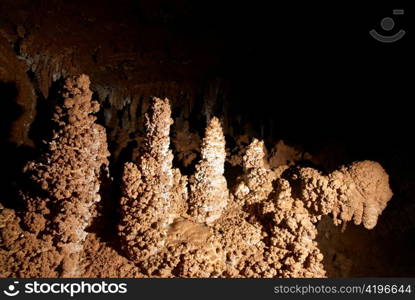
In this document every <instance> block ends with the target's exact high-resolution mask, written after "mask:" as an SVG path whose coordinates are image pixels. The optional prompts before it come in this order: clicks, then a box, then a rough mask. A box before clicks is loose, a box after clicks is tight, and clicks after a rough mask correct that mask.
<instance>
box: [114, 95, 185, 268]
mask: <svg viewBox="0 0 415 300" xmlns="http://www.w3.org/2000/svg"><path fill="white" fill-rule="evenodd" d="M170 114H171V112H170V104H169V100H168V99H164V100H163V99H158V98H154V99H153V100H152V103H151V108H150V111H149V113H148V114H147V115H146V140H145V150H144V151H145V152H144V153H143V154H142V155H141V157H140V158H139V162H138V163H137V164H136V163H126V164H125V167H124V175H123V178H122V180H123V197H122V199H121V224H120V226H119V231H120V237H121V239H122V241H123V245H124V247H125V250H126V252H127V254H128V256H129V258H130V259H132V260H133V261H137V262H138V261H142V260H145V259H147V258H148V257H149V256H152V255H155V254H157V252H159V251H160V249H161V248H162V247H163V246H164V243H165V238H166V235H167V226H168V225H169V224H171V223H172V222H173V220H174V218H175V217H176V216H177V214H178V213H179V212H180V211H183V210H184V202H183V200H184V199H183V198H185V197H186V190H185V189H186V178H185V177H182V176H181V175H180V172H179V171H178V170H173V168H172V162H173V154H172V151H171V150H170V149H169V147H170V135H169V134H170V126H171V124H172V123H173V120H172V119H171V117H170ZM173 190H175V193H173ZM175 200H176V201H175Z"/></svg>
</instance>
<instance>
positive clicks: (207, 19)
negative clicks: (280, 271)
mask: <svg viewBox="0 0 415 300" xmlns="http://www.w3.org/2000/svg"><path fill="white" fill-rule="evenodd" d="M294 6H295V5H292V6H290V5H288V4H279V6H277V7H272V6H271V5H270V4H262V3H256V4H252V3H247V4H243V3H242V2H238V3H232V2H231V1H229V2H226V3H224V2H223V1H197V2H196V1H186V0H177V1H164V0H157V1H154V0H153V1H133V0H119V1H109V0H107V1H95V0H90V1H78V0H75V1H57V0H38V1H30V0H12V1H9V0H4V1H1V3H0V12H2V13H1V14H0V15H1V16H0V95H1V101H2V110H1V112H2V115H1V122H0V123H1V125H0V129H1V132H0V134H1V135H0V142H1V148H2V149H3V155H2V158H1V165H2V168H3V172H2V175H1V180H0V182H1V190H2V191H3V195H2V197H1V200H0V201H1V203H2V204H3V205H4V206H5V207H10V208H13V209H16V210H19V209H22V204H21V203H19V201H18V200H16V199H17V198H18V190H19V189H20V188H21V186H22V185H24V179H23V178H21V169H22V168H23V166H24V164H25V163H26V162H27V161H29V160H32V159H34V158H35V157H37V156H38V155H39V153H40V152H41V150H42V147H43V143H42V141H43V140H44V139H47V136H48V135H49V134H51V132H52V127H51V124H50V123H48V120H49V119H50V116H51V114H52V108H53V106H54V105H55V103H56V102H55V101H56V99H57V91H58V90H59V88H60V87H61V86H62V81H63V78H65V77H66V76H68V75H77V74H81V73H85V74H88V76H90V78H91V83H92V85H91V90H92V91H93V92H94V97H93V98H94V99H96V100H98V101H99V103H100V105H101V111H100V113H99V114H98V123H99V124H101V125H103V126H104V127H105V128H106V131H107V135H108V143H109V148H110V152H111V157H110V163H111V164H110V173H111V176H112V177H113V178H114V180H113V181H112V182H111V183H110V182H108V183H106V184H105V185H104V187H102V190H103V191H104V192H102V195H103V207H102V210H103V211H102V215H101V216H100V217H99V218H98V219H97V220H95V222H94V224H93V225H92V226H91V228H90V229H89V230H91V231H94V232H97V233H98V234H99V235H100V236H101V237H102V238H103V239H104V240H105V241H106V242H107V243H108V244H109V245H112V247H114V249H116V250H117V251H118V249H117V248H118V245H117V242H114V239H115V236H116V224H117V222H118V218H119V215H118V211H117V209H114V207H118V203H117V198H118V197H119V193H120V191H119V186H120V182H119V180H120V179H119V178H120V177H121V172H122V166H123V164H124V163H125V162H126V161H129V160H131V159H132V158H133V156H134V155H135V149H136V148H137V147H138V148H139V147H140V143H141V141H142V140H141V137H142V136H143V134H144V129H143V125H142V124H143V120H144V113H145V112H146V110H147V108H148V100H149V99H150V98H151V97H152V96H156V97H160V98H164V97H168V98H169V99H170V100H171V102H172V115H173V119H174V121H175V124H174V125H173V128H172V130H173V135H175V136H179V133H180V132H181V131H184V130H188V131H189V132H191V133H192V134H195V135H196V136H199V137H201V136H203V132H204V128H205V125H206V120H207V118H209V117H210V116H213V115H214V116H218V117H219V118H221V120H222V123H223V128H224V133H225V137H226V142H227V147H229V148H232V147H233V146H234V145H236V143H237V137H238V136H243V135H246V136H248V137H249V138H254V137H256V138H259V139H263V140H264V141H265V144H266V146H267V148H268V150H271V148H272V147H273V146H274V145H275V144H276V143H277V142H278V141H279V140H284V142H285V143H286V144H288V145H290V146H292V147H295V148H296V149H301V151H302V152H303V153H309V154H310V155H311V157H313V159H303V160H300V161H298V163H299V164H304V165H312V166H313V167H315V168H318V169H319V170H321V171H322V172H324V173H328V172H331V171H333V170H334V169H336V168H337V167H339V166H340V165H342V164H346V163H350V162H353V161H356V160H374V161H377V162H379V163H380V164H381V165H382V166H383V167H384V168H385V170H386V171H387V173H388V174H389V176H390V185H391V189H392V191H393V193H394V196H393V198H392V200H391V201H390V202H389V203H388V206H387V208H386V209H385V211H384V212H383V213H382V215H381V216H380V219H379V222H378V225H377V226H376V228H374V229H373V230H366V229H365V228H363V227H362V226H355V225H352V224H349V225H348V226H347V227H346V229H345V230H344V232H342V230H341V228H338V227H336V226H334V225H333V224H332V222H331V221H329V220H328V219H329V218H323V219H322V220H321V221H320V222H319V223H318V225H317V228H318V232H319V235H318V238H317V242H318V244H319V246H320V248H321V250H322V252H323V254H324V256H325V258H324V265H325V268H326V270H327V274H328V276H329V277H373V276H390V277H394V276H397V277H403V276H414V274H415V260H414V258H413V253H414V250H415V201H414V197H415V172H414V169H415V159H414V156H413V153H414V150H415V149H414V146H413V144H412V143H411V142H412V141H411V136H412V135H413V134H412V131H413V130H412V129H413V116H412V115H413V112H412V110H411V103H410V100H409V96H410V95H412V93H411V90H410V87H411V85H410V83H409V81H410V76H409V74H411V70H412V63H411V62H412V61H413V58H410V56H409V53H410V52H411V51H410V50H411V47H412V46H410V44H409V40H402V41H401V42H400V43H399V44H397V45H394V46H395V47H387V46H390V45H386V46H385V45H378V44H376V43H373V41H371V40H370V37H369V36H368V35H367V32H368V30H369V29H371V26H373V24H377V22H378V21H379V20H380V19H379V16H382V15H383V14H384V13H388V11H387V10H385V9H384V8H378V9H372V7H370V5H368V8H367V9H363V8H361V9H360V11H357V12H356V8H355V7H353V5H351V4H350V5H344V4H338V5H337V4H331V5H323V4H320V5H319V4H315V3H312V4H311V3H310V4H305V5H303V6H302V7H301V8H300V7H294ZM369 11H370V14H369V13H368V12H369ZM351 16H353V17H351ZM351 18H352V19H353V21H351ZM399 25H400V26H409V23H408V22H407V21H405V19H403V20H402V21H400V23H399ZM366 29H367V30H366ZM186 126H187V127H186ZM172 149H173V151H174V152H175V156H176V158H175V160H174V164H175V165H176V166H177V167H180V169H181V170H182V172H183V173H185V174H187V173H188V174H190V173H192V172H193V170H194V163H190V164H187V163H185V162H184V160H181V159H178V158H177V157H180V155H178V154H179V153H180V152H181V151H186V150H181V149H180V148H179V146H178V145H176V144H174V143H173V144H172ZM176 154H177V155H176ZM197 157H198V154H196V158H197ZM226 166H227V170H228V171H227V172H228V173H226V176H227V180H228V181H229V182H232V180H235V177H236V175H235V174H237V173H238V172H240V170H239V169H238V167H231V165H230V164H229V165H228V164H227V165H226ZM117 178H118V179H117Z"/></svg>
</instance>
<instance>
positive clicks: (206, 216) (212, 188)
mask: <svg viewBox="0 0 415 300" xmlns="http://www.w3.org/2000/svg"><path fill="white" fill-rule="evenodd" d="M225 157H226V152H225V137H224V136H223V132H222V126H221V125H220V121H219V119H218V118H216V117H213V118H212V119H210V121H209V124H208V127H207V128H206V131H205V137H204V138H203V141H202V146H201V160H200V161H199V163H198V164H197V165H196V172H195V174H194V175H193V176H192V177H191V179H190V194H189V214H190V215H191V216H193V217H194V218H195V220H196V221H197V222H206V223H212V222H214V221H215V220H217V219H218V218H219V217H220V216H221V214H222V211H223V209H224V208H225V207H226V205H227V203H228V198H229V192H228V188H227V183H226V179H225V177H224V176H223V173H224V165H225Z"/></svg>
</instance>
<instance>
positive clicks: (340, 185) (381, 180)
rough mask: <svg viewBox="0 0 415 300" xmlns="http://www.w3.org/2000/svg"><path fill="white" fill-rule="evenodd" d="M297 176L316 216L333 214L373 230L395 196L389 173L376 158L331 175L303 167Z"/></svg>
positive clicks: (306, 204) (335, 219)
mask: <svg viewBox="0 0 415 300" xmlns="http://www.w3.org/2000/svg"><path fill="white" fill-rule="evenodd" d="M293 179H294V182H298V183H300V186H301V193H302V195H301V198H302V200H303V201H304V203H305V206H306V207H307V208H309V209H310V210H311V212H313V213H314V214H315V215H321V214H324V215H325V214H329V213H332V214H333V219H334V222H335V224H340V223H342V222H348V221H351V220H352V219H353V221H354V223H355V224H356V225H359V224H361V223H363V225H364V226H365V227H366V228H367V229H372V228H374V227H375V226H376V223H377V220H378V217H379V215H380V214H381V213H382V211H383V210H384V209H385V207H386V204H387V202H388V201H389V200H390V199H391V198H392V191H391V190H390V187H389V176H388V174H387V173H386V172H385V170H384V169H383V168H382V166H381V165H380V164H378V163H377V162H373V161H361V162H355V163H353V164H351V165H348V166H343V167H341V168H340V169H339V170H337V171H334V172H333V173H331V174H329V175H328V176H323V175H321V174H320V172H318V171H316V170H314V169H311V168H302V169H299V172H298V174H295V175H293Z"/></svg>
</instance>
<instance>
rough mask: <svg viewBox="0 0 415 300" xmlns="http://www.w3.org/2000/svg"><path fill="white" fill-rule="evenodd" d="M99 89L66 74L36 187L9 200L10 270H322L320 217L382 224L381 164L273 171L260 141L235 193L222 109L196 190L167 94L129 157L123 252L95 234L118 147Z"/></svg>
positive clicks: (36, 165) (2, 228)
mask: <svg viewBox="0 0 415 300" xmlns="http://www.w3.org/2000/svg"><path fill="white" fill-rule="evenodd" d="M91 96H92V92H91V91H90V90H89V79H88V77H87V76H85V75H81V76H78V77H70V78H68V79H67V80H66V81H65V86H64V90H63V92H62V98H63V100H62V103H59V104H58V105H57V107H56V111H55V114H54V117H53V120H54V122H55V124H56V128H55V129H54V131H53V138H52V139H51V140H50V141H49V142H48V151H47V152H46V153H45V154H43V155H42V157H41V158H40V159H39V160H36V161H32V162H29V163H28V164H27V165H26V167H25V170H24V175H25V176H26V177H27V178H28V179H29V181H30V184H31V185H30V186H29V187H28V188H27V189H25V190H23V191H22V192H21V195H22V199H23V200H24V203H25V204H26V207H25V209H24V210H23V211H15V210H13V209H10V208H6V207H4V206H2V205H1V206H0V238H1V239H0V246H1V247H0V272H1V275H2V276H22V277H37V276H42V277H69V276H86V277H94V276H111V277H127V276H131V277H256V278H262V277H324V276H326V271H325V268H324V266H323V264H322V262H323V254H322V252H321V250H320V249H319V247H318V245H317V242H316V237H317V229H316V226H317V224H318V221H319V220H320V219H321V217H322V216H323V215H331V216H332V217H333V220H334V223H335V224H340V223H346V222H348V221H351V220H353V221H354V223H355V224H357V225H359V224H361V223H363V225H364V227H366V228H367V229H372V228H373V227H375V225H376V223H377V219H378V217H379V215H380V214H381V213H382V211H383V210H384V209H385V207H386V205H387V202H388V201H389V200H390V198H391V197H392V192H391V190H390V188H389V178H388V175H387V173H386V172H385V170H384V169H383V168H382V167H381V166H380V164H378V163H376V162H373V161H361V162H355V163H352V164H350V165H347V166H343V167H340V168H339V169H338V170H337V171H334V172H332V173H330V174H328V175H323V174H322V173H321V172H320V171H318V170H316V169H313V168H305V167H300V166H298V165H297V164H294V165H291V166H288V165H280V163H278V164H277V168H271V167H270V166H269V164H268V162H267V151H266V149H265V146H264V143H263V142H262V141H259V140H257V139H254V140H253V141H252V142H251V143H250V144H249V145H248V146H247V147H246V151H245V153H244V154H243V155H242V156H241V159H240V160H241V162H242V165H243V170H242V172H243V173H242V174H239V175H240V176H239V177H237V181H236V186H234V187H233V188H232V189H231V190H232V191H233V192H232V193H230V192H229V191H228V188H227V181H226V179H225V176H224V171H225V159H226V151H225V138H224V134H223V132H222V127H221V123H220V121H219V119H218V118H215V117H213V118H211V119H210V120H209V122H208V125H207V127H206V130H205V136H204V138H203V140H202V144H201V153H200V156H201V158H200V161H199V162H198V163H197V164H196V166H195V172H194V174H193V175H192V176H191V177H190V180H189V181H190V184H189V188H188V182H187V177H186V176H183V175H182V174H181V172H180V170H179V169H175V168H173V152H172V150H171V149H170V127H171V125H172V123H173V120H172V118H171V108H170V103H169V100H168V99H159V98H153V99H152V100H151V102H150V107H149V110H148V112H147V114H146V115H145V120H146V121H145V128H146V133H145V138H144V144H143V145H139V146H140V147H139V148H140V149H143V150H142V151H141V153H140V154H139V155H138V157H137V160H136V161H133V162H127V163H125V165H124V171H123V175H122V178H121V179H122V187H121V190H122V195H121V201H120V204H121V207H120V213H121V214H120V220H119V227H118V235H117V237H116V241H113V244H114V245H117V244H118V238H119V242H120V243H119V245H120V246H121V249H120V250H122V252H121V251H120V253H122V255H121V254H119V253H118V252H117V251H116V250H115V249H113V248H112V247H114V246H110V245H107V244H106V243H105V242H103V241H102V237H100V236H98V235H97V234H96V233H95V232H93V233H88V232H87V227H88V226H89V224H90V223H91V220H92V218H93V217H94V215H95V206H96V204H97V203H98V202H99V201H100V195H99V189H100V183H101V182H100V179H101V176H102V174H103V173H102V172H103V171H104V170H105V169H106V168H107V165H108V161H107V157H108V155H109V153H108V150H107V143H106V134H105V130H104V128H103V127H102V126H100V125H97V124H95V119H96V118H95V117H94V116H92V115H91V114H93V113H95V112H97V111H98V109H99V106H98V103H97V102H96V101H91ZM180 140H181V139H178V140H177V141H176V143H180ZM188 142H189V140H186V143H188ZM192 147H193V146H192ZM176 149H177V147H176ZM192 149H193V148H192ZM192 151H194V149H193V150H192ZM238 155H239V154H238ZM274 159H275V157H274ZM296 159H297V157H295V158H294V159H293V161H295V160H296ZM291 163H292V162H291ZM113 201H114V203H115V202H116V201H118V199H113ZM97 253H98V254H99V255H100V257H96V255H97ZM106 260H108V261H109V265H110V268H108V266H107V265H108V264H107V263H106Z"/></svg>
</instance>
